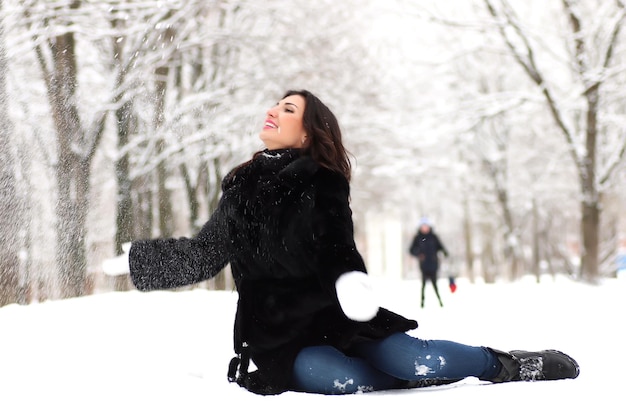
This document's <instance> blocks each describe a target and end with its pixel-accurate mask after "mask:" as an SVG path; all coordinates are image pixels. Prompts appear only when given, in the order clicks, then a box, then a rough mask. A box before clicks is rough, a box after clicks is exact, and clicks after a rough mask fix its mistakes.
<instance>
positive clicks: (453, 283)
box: [448, 277, 456, 293]
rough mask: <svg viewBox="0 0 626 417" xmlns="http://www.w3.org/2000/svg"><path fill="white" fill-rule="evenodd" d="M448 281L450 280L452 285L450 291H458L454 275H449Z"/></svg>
mask: <svg viewBox="0 0 626 417" xmlns="http://www.w3.org/2000/svg"><path fill="white" fill-rule="evenodd" d="M448 281H449V285H450V292H452V293H453V292H455V291H456V282H454V277H448Z"/></svg>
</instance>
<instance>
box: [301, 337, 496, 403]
mask: <svg viewBox="0 0 626 417" xmlns="http://www.w3.org/2000/svg"><path fill="white" fill-rule="evenodd" d="M499 369H500V365H499V361H498V359H497V358H496V357H495V355H494V354H492V353H491V351H490V350H488V349H487V348H485V347H475V346H467V345H463V344H460V343H456V342H450V341H446V340H421V339H418V338H415V337H412V336H409V335H407V334H406V333H396V334H393V335H391V336H389V337H387V338H385V339H382V340H377V341H370V342H363V343H361V344H359V345H358V347H357V349H356V355H355V356H354V357H349V356H346V355H345V354H343V353H342V352H340V351H339V350H337V349H335V348H334V347H332V346H312V347H307V348H304V349H302V351H300V353H299V354H298V356H297V357H296V360H295V363H294V368H293V383H294V386H295V389H296V390H297V391H303V392H310V393H318V394H352V393H356V392H369V391H379V390H387V389H394V388H402V387H407V386H408V385H407V381H421V380H431V379H442V380H459V379H463V378H466V377H470V376H474V377H478V378H481V379H488V378H491V377H494V376H495V375H496V374H497V373H498V371H499Z"/></svg>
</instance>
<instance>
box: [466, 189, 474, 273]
mask: <svg viewBox="0 0 626 417" xmlns="http://www.w3.org/2000/svg"><path fill="white" fill-rule="evenodd" d="M463 213H464V216H463V231H464V235H465V264H466V265H467V274H468V277H469V280H470V282H472V283H473V282H474V280H475V278H476V277H475V275H474V245H473V243H472V220H471V213H470V208H469V201H468V199H467V197H464V200H463Z"/></svg>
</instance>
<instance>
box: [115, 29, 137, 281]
mask: <svg viewBox="0 0 626 417" xmlns="http://www.w3.org/2000/svg"><path fill="white" fill-rule="evenodd" d="M113 25H114V26H115V22H114V23H113ZM123 48H124V42H123V39H119V38H117V37H115V38H114V39H113V59H114V60H115V62H116V64H117V65H116V66H117V68H118V71H119V72H118V74H117V77H116V82H115V89H116V91H118V93H117V95H116V97H115V98H114V103H115V104H117V105H118V107H117V109H116V110H115V121H116V125H117V149H118V151H122V152H123V153H122V154H121V155H119V156H118V158H117V160H116V161H115V178H116V180H117V210H116V217H115V242H114V244H115V247H114V250H115V255H120V254H122V252H123V250H122V245H123V244H124V243H126V242H130V241H132V240H133V233H132V232H133V228H132V220H133V200H132V196H131V192H132V181H131V178H130V161H129V156H128V151H126V150H124V149H125V147H126V146H127V145H128V141H129V135H130V126H131V120H132V111H133V103H132V101H131V100H130V99H125V98H124V93H125V91H124V89H123V84H124V79H125V76H126V73H125V68H124V65H123V63H122V57H123V56H124V55H123ZM122 100H126V101H124V102H122ZM129 278H130V277H129V276H128V275H125V276H120V277H115V283H114V289H115V291H128V290H129V289H130V288H131V283H130V279H129Z"/></svg>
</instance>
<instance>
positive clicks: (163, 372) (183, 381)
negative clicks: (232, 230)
mask: <svg viewBox="0 0 626 417" xmlns="http://www.w3.org/2000/svg"><path fill="white" fill-rule="evenodd" d="M544 281H545V282H542V283H541V284H539V285H537V284H535V283H534V281H533V280H530V279H529V280H522V281H521V282H518V283H515V284H504V283H501V284H495V285H485V284H469V283H468V282H466V281H464V280H459V282H458V284H459V287H458V290H457V291H456V292H455V293H454V294H452V293H451V292H450V291H449V290H448V288H447V286H445V284H446V282H445V280H441V281H440V283H441V284H440V285H441V287H442V290H443V291H442V292H443V295H444V303H445V307H444V308H439V307H438V306H437V305H436V301H435V299H434V294H433V293H432V291H431V290H430V289H429V291H428V293H427V299H426V304H427V305H426V308H425V309H420V308H419V302H418V298H419V295H418V292H419V287H418V286H419V282H418V281H417V280H406V281H397V282H383V283H380V284H379V285H378V289H379V290H380V291H381V297H382V300H383V304H384V305H385V306H386V307H389V308H391V309H393V310H395V311H397V312H399V313H402V314H405V315H407V316H410V317H413V318H416V319H417V320H418V321H419V323H420V327H419V329H417V330H416V331H415V334H416V335H419V336H420V337H422V338H428V339H450V340H455V341H458V342H463V343H467V344H477V345H487V346H492V347H496V348H499V349H504V350H510V349H544V348H557V349H560V350H563V351H565V352H567V353H569V354H570V355H572V356H573V357H574V358H576V359H577V360H578V362H579V364H580V367H581V374H580V376H579V378H578V379H576V380H564V381H552V382H535V383H529V382H516V383H508V384H496V385H493V384H485V383H481V382H479V381H478V380H475V379H473V378H470V379H466V380H464V381H462V382H460V383H457V384H454V385H451V386H447V387H444V388H425V389H417V390H404V391H388V392H378V393H367V394H355V395H346V396H323V395H313V394H301V393H292V392H288V393H284V394H281V395H278V396H271V397H262V396H256V395H254V394H251V393H248V392H247V391H245V390H243V389H242V388H239V387H238V386H237V385H235V384H229V383H228V382H227V380H226V368H227V365H228V361H229V360H230V358H231V357H232V346H231V343H232V342H231V341H232V321H233V314H234V309H235V303H236V297H237V295H236V293H233V292H212V291H206V290H194V291H186V292H153V293H139V292H136V291H132V292H125V293H106V294H99V295H94V296H90V297H84V298H77V299H70V300H60V301H49V302H45V303H42V304H37V305H30V306H17V305H9V306H5V307H2V308H0V415H2V416H3V417H15V416H42V417H47V416H64V417H68V416H117V417H121V416H133V417H135V416H150V417H156V416H210V415H216V414H217V413H219V415H233V416H244V415H248V416H252V415H260V416H265V415H267V416H273V417H274V416H309V415H311V416H312V415H315V416H317V415H324V416H345V415H350V416H352V415H382V413H384V414H385V415H391V414H394V415H398V416H403V415H411V416H425V415H430V416H433V415H438V416H453V415H463V416H481V417H482V416H529V415H532V416H547V415H557V416H567V415H594V416H603V415H609V414H610V415H620V413H623V412H624V399H623V398H621V395H622V394H623V387H624V382H623V381H622V379H621V378H622V375H624V374H625V371H626V366H625V365H624V356H623V345H622V343H621V342H622V340H623V338H624V324H623V321H624V318H625V317H626V307H625V306H626V303H625V301H624V300H625V298H626V297H625V296H626V281H625V280H624V279H619V280H617V279H612V280H611V279H607V280H604V281H602V282H601V283H600V284H599V285H594V286H590V285H587V284H581V283H575V282H571V281H569V280H567V279H565V278H562V279H558V280H552V279H551V278H545V279H544ZM378 413H381V414H378ZM434 413H436V414H434Z"/></svg>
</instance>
